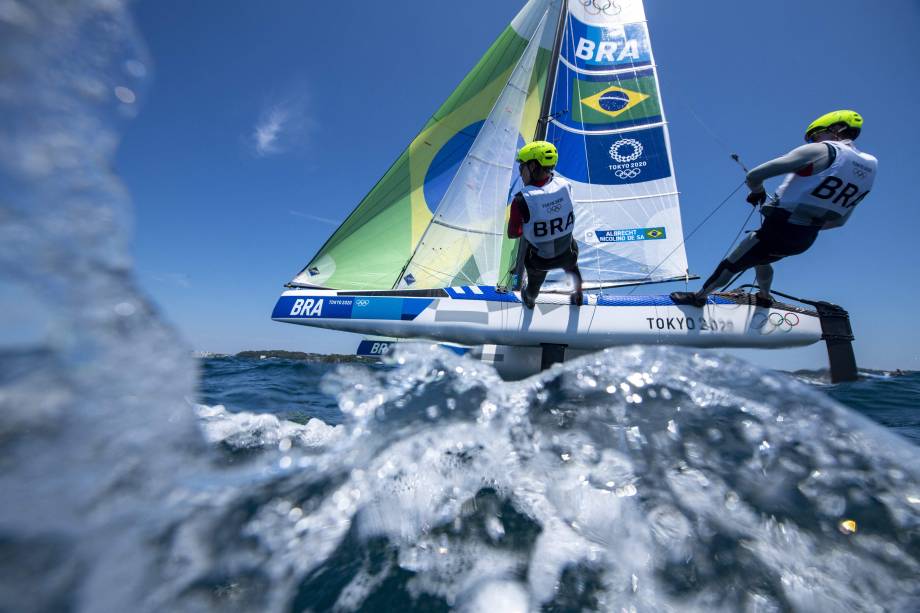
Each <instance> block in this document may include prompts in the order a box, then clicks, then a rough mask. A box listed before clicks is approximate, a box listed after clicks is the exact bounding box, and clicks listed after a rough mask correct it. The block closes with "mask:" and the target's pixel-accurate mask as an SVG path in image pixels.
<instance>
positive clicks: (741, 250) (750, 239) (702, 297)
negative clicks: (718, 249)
mask: <svg viewBox="0 0 920 613" xmlns="http://www.w3.org/2000/svg"><path fill="white" fill-rule="evenodd" d="M758 245H760V241H759V240H758V238H757V233H756V232H752V233H750V234H748V235H747V237H745V239H744V240H743V241H741V243H740V244H739V245H738V246H737V247H736V248H735V250H734V251H732V252H731V253H730V254H729V255H728V257H727V258H725V259H724V260H722V261H721V262H719V265H718V266H716V269H715V270H714V271H713V273H712V274H711V275H709V278H708V279H706V281H705V282H704V283H703V287H702V289H700V290H699V291H697V292H672V293H671V300H673V301H674V302H675V303H676V304H691V305H694V306H703V305H704V304H706V296H708V295H709V294H711V293H712V292H714V291H715V290H717V289H719V288H720V287H723V286H725V285H728V284H729V283H730V282H731V280H732V278H734V276H735V275H736V274H738V273H739V272H741V271H742V270H747V269H748V268H750V267H751V266H754V265H755V264H757V263H758V262H757V261H756V256H757V254H758V250H757V247H758Z"/></svg>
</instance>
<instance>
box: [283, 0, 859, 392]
mask: <svg viewBox="0 0 920 613" xmlns="http://www.w3.org/2000/svg"><path fill="white" fill-rule="evenodd" d="M537 139H542V140H548V141H550V142H552V143H554V144H555V145H556V147H557V149H558V151H559V162H558V165H557V166H556V169H555V172H556V173H558V174H559V175H561V176H563V177H565V178H566V179H567V180H568V181H569V182H570V183H571V185H572V190H573V197H574V204H575V208H576V222H575V232H574V234H573V236H574V237H575V239H576V240H577V241H578V247H579V254H580V255H579V268H580V269H581V272H582V276H583V278H584V287H585V288H586V289H593V290H594V291H593V292H592V293H589V294H587V295H586V297H585V298H586V300H585V303H584V305H582V306H580V307H579V306H574V305H571V304H569V297H568V295H566V294H564V293H556V292H554V291H553V290H554V289H561V288H563V285H564V283H563V279H561V278H555V279H554V278H553V276H552V275H551V276H550V277H549V278H548V279H547V282H546V284H545V285H544V288H545V289H544V292H543V293H542V294H541V295H540V297H539V298H538V300H537V304H536V306H535V308H534V309H533V310H530V309H527V308H525V307H524V305H523V304H522V303H521V300H520V294H519V292H518V291H516V290H518V289H519V285H520V281H521V279H520V275H519V274H518V271H519V266H516V263H517V254H518V247H519V245H518V242H519V241H518V240H517V239H509V238H507V236H506V234H505V226H506V223H507V218H508V204H509V203H510V202H511V199H512V196H513V194H515V193H516V192H517V191H519V190H520V188H521V184H520V178H519V177H518V175H517V172H516V164H515V155H516V152H517V150H518V149H519V148H520V147H521V146H523V145H524V144H525V143H526V142H530V141H531V140H537ZM689 278H690V275H689V272H688V269H687V256H686V252H685V250H684V246H683V229H682V226H681V216H680V206H679V199H678V191H677V183H676V179H675V176H674V165H673V162H672V159H671V147H670V141H669V136H668V126H667V122H666V121H665V114H664V109H663V106H662V101H661V95H660V93H659V83H658V73H657V68H656V65H655V61H654V56H653V55H652V47H651V43H650V39H649V33H648V26H647V23H646V19H645V10H644V7H643V4H642V1H641V0H616V1H613V0H530V1H529V2H528V3H527V4H526V5H525V6H524V8H523V9H522V10H521V11H520V13H518V15H517V16H516V17H515V18H514V20H513V21H512V22H511V24H510V25H509V26H508V28H506V29H505V31H504V32H502V34H501V35H500V36H499V37H498V39H497V40H496V41H495V42H494V43H493V45H492V46H491V47H490V48H489V50H488V51H487V52H486V54H485V55H484V56H483V57H482V59H480V61H479V63H478V64H477V65H476V66H475V67H474V68H473V70H472V71H470V73H469V74H468V75H467V76H466V77H465V78H464V80H463V81H462V82H461V83H460V85H459V86H458V87H457V89H456V90H454V92H453V93H452V94H451V95H450V97H449V98H448V99H447V101H446V102H445V103H444V104H443V105H442V106H441V108H440V109H439V110H438V111H437V113H435V114H434V116H433V117H432V118H431V119H430V120H429V122H428V123H427V125H425V127H424V128H423V129H422V131H421V132H420V133H419V135H418V136H417V137H416V138H415V139H414V140H413V141H412V142H411V143H410V144H409V146H408V148H407V149H406V150H405V151H404V152H403V153H402V155H400V156H399V158H398V159H397V160H396V162H395V163H394V164H393V165H392V166H391V167H390V169H389V170H388V171H387V172H386V174H385V175H384V176H383V178H382V179H380V181H379V182H378V183H377V185H375V186H374V188H373V189H372V190H371V191H370V193H369V194H368V195H367V196H366V197H365V198H364V199H363V200H362V201H361V202H360V203H359V204H358V206H357V208H355V210H354V211H353V212H352V213H351V215H349V216H348V218H347V219H346V220H345V221H344V222H343V223H342V225H341V226H339V228H338V229H337V230H336V231H335V232H334V233H333V234H332V236H331V237H330V238H329V240H328V241H327V242H326V244H325V245H323V246H322V248H321V249H320V250H319V252H318V253H317V254H316V255H315V256H314V257H313V259H312V260H311V261H310V262H309V264H307V266H306V267H305V268H304V269H303V270H302V271H301V272H300V273H299V274H298V275H297V276H296V277H294V279H293V280H292V281H291V282H290V283H288V284H287V286H286V287H287V290H286V291H284V293H283V294H282V295H281V297H280V298H279V299H278V301H277V303H276V305H275V308H274V311H273V313H272V319H274V320H275V321H281V322H286V323H294V324H301V325H308V326H316V327H322V328H331V329H334V330H343V331H349V332H357V333H361V334H370V335H381V336H386V337H396V338H420V339H431V340H435V341H442V342H447V343H457V344H461V345H466V346H485V347H487V349H484V350H479V351H478V352H477V354H478V355H479V356H480V357H481V358H482V359H485V360H487V361H490V362H492V363H493V364H495V365H496V367H498V368H499V370H500V371H505V372H506V373H507V374H517V375H520V374H523V372H524V371H526V370H527V369H530V368H532V367H534V366H537V367H546V366H547V365H548V364H550V363H552V362H555V361H560V360H563V359H564V358H565V356H566V355H569V356H571V355H573V354H577V353H583V352H587V351H594V350H598V349H601V348H604V347H610V346H614V345H626V344H634V343H639V344H668V345H684V346H692V347H762V348H777V347H795V346H802V345H808V344H811V343H815V342H818V341H820V340H826V341H827V342H828V351H829V355H830V357H831V366H832V372H833V377H834V378H835V379H836V380H842V379H846V378H852V377H855V372H856V371H855V368H856V367H855V359H854V358H853V353H852V349H851V346H850V340H852V333H851V331H850V328H849V320H848V318H847V315H846V312H845V311H843V309H840V308H839V307H835V306H834V305H829V304H827V303H808V305H807V306H795V305H791V304H782V303H774V304H773V305H772V306H771V307H769V308H765V307H759V306H757V305H756V304H755V302H754V300H753V298H752V297H751V296H750V295H749V294H747V293H744V292H732V293H726V294H715V295H713V296H711V297H710V298H709V302H708V304H707V305H706V306H704V307H702V308H698V307H692V306H681V305H675V304H674V303H673V302H672V301H671V299H670V298H669V297H668V296H667V295H641V296H640V295H636V296H633V295H615V294H611V293H605V291H604V290H605V289H609V288H616V287H622V286H627V285H645V284H653V283H661V282H667V281H675V280H684V279H689ZM809 306H811V307H815V308H808V307H809Z"/></svg>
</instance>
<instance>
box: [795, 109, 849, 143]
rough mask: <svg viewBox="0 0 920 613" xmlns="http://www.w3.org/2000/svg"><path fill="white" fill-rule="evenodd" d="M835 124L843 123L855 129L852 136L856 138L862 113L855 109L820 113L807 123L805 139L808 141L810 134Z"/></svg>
mask: <svg viewBox="0 0 920 613" xmlns="http://www.w3.org/2000/svg"><path fill="white" fill-rule="evenodd" d="M837 124H844V125H846V126H847V127H848V128H850V129H851V130H852V131H855V134H853V138H856V137H857V136H859V132H860V130H862V125H863V118H862V115H860V114H859V113H857V112H856V111H849V110H842V111H831V112H830V113H827V114H825V115H821V116H820V117H818V118H817V119H815V120H814V121H813V122H811V123H810V124H809V125H808V129H806V130H805V140H806V141H809V142H810V141H811V136H812V134H814V133H815V132H818V131H819V130H826V129H828V128H829V127H831V126H834V125H837Z"/></svg>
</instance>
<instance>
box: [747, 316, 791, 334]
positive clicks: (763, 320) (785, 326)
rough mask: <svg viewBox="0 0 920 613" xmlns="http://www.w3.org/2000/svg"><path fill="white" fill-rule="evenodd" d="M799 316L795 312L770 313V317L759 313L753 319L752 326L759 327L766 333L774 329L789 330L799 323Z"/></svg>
mask: <svg viewBox="0 0 920 613" xmlns="http://www.w3.org/2000/svg"><path fill="white" fill-rule="evenodd" d="M799 321H800V319H799V316H798V315H796V314H795V313H776V312H773V313H770V315H769V317H768V316H766V315H764V314H763V313H757V314H756V315H754V318H753V319H752V320H751V326H752V327H754V328H758V329H759V330H760V331H761V332H763V333H764V334H769V333H770V332H773V331H774V330H779V331H780V332H789V331H790V330H792V329H793V328H794V327H796V326H797V325H799Z"/></svg>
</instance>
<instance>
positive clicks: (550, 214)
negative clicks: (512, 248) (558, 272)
mask: <svg viewBox="0 0 920 613" xmlns="http://www.w3.org/2000/svg"><path fill="white" fill-rule="evenodd" d="M574 228H575V212H574V210H573V207H572V187H571V185H570V184H569V182H568V181H566V180H565V179H562V178H560V177H556V176H552V177H550V178H549V179H547V180H546V181H544V182H543V183H540V184H533V185H525V186H524V188H523V189H522V190H521V191H520V192H518V193H517V194H516V195H515V197H514V200H513V201H512V203H511V216H510V218H509V220H508V237H509V238H517V237H519V236H523V237H524V239H525V240H527V242H528V243H530V244H531V245H532V246H533V247H534V249H535V250H536V252H537V255H538V256H540V257H541V258H544V259H552V258H555V257H558V256H560V255H563V254H564V253H566V252H567V251H568V250H570V249H571V244H572V230H573V229H574Z"/></svg>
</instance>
